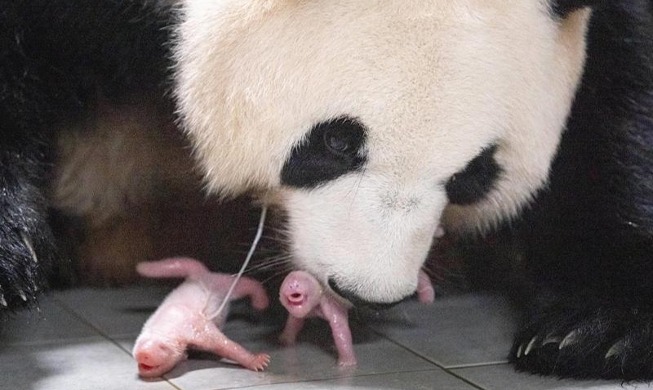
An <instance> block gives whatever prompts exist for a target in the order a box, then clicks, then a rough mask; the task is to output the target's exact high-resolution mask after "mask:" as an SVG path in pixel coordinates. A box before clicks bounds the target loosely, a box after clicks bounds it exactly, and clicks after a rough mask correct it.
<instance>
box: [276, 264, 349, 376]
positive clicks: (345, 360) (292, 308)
mask: <svg viewBox="0 0 653 390" xmlns="http://www.w3.org/2000/svg"><path fill="white" fill-rule="evenodd" d="M279 300H280V301H281V304H282V305H283V306H284V307H285V308H286V310H288V313H289V314H290V315H289V316H288V321H287V322H286V327H285V328H284V329H283V332H282V333H281V336H280V337H279V340H280V341H281V342H282V343H283V344H285V345H290V344H294V343H295V340H296V339H297V334H298V333H299V332H300V331H301V330H302V328H303V327H304V319H305V318H306V317H313V316H317V317H320V318H322V319H324V320H326V321H328V322H329V325H330V326H331V333H332V335H333V339H334V341H335V343H336V349H337V350H338V365H339V366H341V367H346V366H354V365H356V355H354V348H353V345H352V339H351V330H350V329H349V316H348V313H347V312H348V311H349V307H348V306H346V305H345V304H344V303H343V302H341V301H339V300H337V298H335V297H334V296H333V295H331V294H328V293H326V294H325V292H324V290H323V289H322V286H321V285H320V283H319V282H318V281H317V279H315V278H314V277H313V276H312V275H311V274H309V273H308V272H305V271H293V272H291V273H289V274H288V276H286V278H285V279H284V281H283V283H282V284H281V288H280V289H279Z"/></svg>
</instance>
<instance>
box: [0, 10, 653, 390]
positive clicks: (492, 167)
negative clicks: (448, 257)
mask: <svg viewBox="0 0 653 390" xmlns="http://www.w3.org/2000/svg"><path fill="white" fill-rule="evenodd" d="M70 3H71V2H63V1H57V0H50V1H48V2H45V1H43V2H42V1H39V0H36V1H33V2H29V3H15V2H9V1H7V2H5V3H4V4H3V5H2V6H3V8H5V9H6V10H8V11H9V12H3V13H2V14H1V15H2V16H1V17H2V18H4V19H3V20H0V21H2V22H3V23H2V25H3V26H5V27H4V31H3V32H2V33H1V35H0V37H1V39H2V40H3V41H2V44H1V47H2V52H1V53H2V54H3V57H2V58H3V59H2V62H3V63H5V64H10V66H8V67H7V68H6V69H8V71H5V72H3V73H2V75H1V77H2V79H1V82H2V83H3V89H2V90H3V91H4V93H3V95H2V97H1V99H2V100H1V101H0V107H2V109H3V110H4V111H3V114H4V115H3V119H4V120H3V124H2V129H3V130H2V138H1V139H2V141H0V142H1V143H0V155H1V156H2V159H3V164H2V166H1V167H0V170H1V171H0V177H2V182H1V185H2V198H1V201H2V207H3V210H7V211H6V212H3V214H2V216H1V217H0V218H2V220H1V221H0V222H1V223H0V237H1V238H2V242H1V244H0V251H1V252H0V253H1V256H2V258H1V261H2V262H1V266H2V269H1V270H0V286H1V287H2V293H3V297H4V299H6V300H8V302H9V303H10V304H11V305H14V306H15V305H18V304H20V303H21V302H22V301H33V299H35V298H34V297H35V295H36V291H37V289H38V288H39V286H38V282H39V279H41V278H42V275H44V274H45V271H46V269H45V268H47V262H48V258H49V257H50V258H51V257H53V255H52V253H54V252H53V251H54V248H53V246H52V239H51V238H50V234H49V226H48V225H47V210H46V205H47V202H48V200H47V199H46V197H45V194H44V192H43V187H44V186H47V180H49V179H50V176H49V174H50V172H51V171H52V169H53V168H52V164H51V161H52V160H51V159H50V158H49V155H50V152H51V151H52V150H53V144H54V143H55V142H56V140H57V139H59V138H58V137H60V134H61V132H60V131H54V129H53V128H52V124H53V123H59V124H60V123H65V122H66V121H69V120H71V121H72V120H73V119H75V116H76V115H77V116H79V115H82V114H80V113H81V112H84V109H85V108H86V107H85V102H87V101H88V100H89V97H93V96H96V95H97V94H98V90H99V91H100V92H101V94H102V95H107V96H109V97H110V98H111V99H110V100H111V101H112V102H113V101H116V100H118V101H120V99H121V98H123V97H124V96H131V94H132V93H139V94H140V93H142V92H143V91H145V92H148V91H149V92H152V91H154V92H157V91H159V87H160V83H161V82H162V81H161V80H166V79H167V77H168V75H170V80H171V82H170V84H165V82H164V84H165V85H166V86H168V85H169V88H170V93H169V94H168V95H166V96H169V97H171V98H172V100H173V102H174V104H175V111H176V114H177V117H178V124H179V126H180V127H181V128H182V129H183V131H184V133H185V135H186V136H187V138H188V141H189V142H190V143H191V144H192V146H193V152H194V158H195V159H196V161H197V165H198V167H199V169H200V171H201V173H202V175H203V177H204V182H205V186H206V189H207V190H208V192H210V193H212V194H215V195H216V196H218V197H222V198H229V197H232V196H235V195H238V194H242V193H254V194H255V195H256V196H257V197H258V198H259V200H260V201H261V202H263V203H264V204H266V205H268V206H271V207H274V208H275V209H277V210H278V212H279V213H281V214H283V215H284V219H285V220H286V224H285V226H284V227H283V231H284V232H285V236H286V245H287V250H288V251H289V254H290V256H291V258H292V262H293V264H294V267H296V268H300V269H305V270H307V271H309V272H311V273H312V274H313V275H315V276H316V277H317V278H318V279H319V280H321V281H322V283H323V284H324V285H325V286H328V287H329V288H331V289H332V290H333V291H334V292H335V293H337V294H339V295H341V296H342V297H343V298H346V299H348V300H349V301H351V302H352V303H353V304H355V305H360V306H364V305H365V306H371V307H376V308H382V307H386V306H390V305H392V304H394V303H397V302H399V301H401V300H403V299H404V298H406V297H408V296H410V295H411V294H412V293H413V292H414V291H415V288H416V285H417V275H418V272H419V270H420V269H421V267H422V266H423V263H424V260H425V258H426V256H427V253H428V251H429V248H430V247H431V245H432V244H433V240H434V236H435V235H436V232H438V231H439V230H440V228H442V229H444V230H445V231H446V232H447V234H449V235H463V236H464V235H476V234H479V233H481V234H482V233H487V232H489V231H492V230H493V229H497V228H500V227H502V224H504V223H507V224H508V228H507V229H506V230H507V231H508V232H509V233H508V234H511V235H514V236H515V237H518V239H519V240H521V241H522V242H524V243H525V247H526V248H528V249H527V251H526V253H525V257H526V258H527V261H528V266H526V267H524V269H525V270H524V271H523V273H524V275H523V276H524V278H525V279H526V280H527V283H526V287H525V288H523V289H521V290H520V294H522V300H523V301H524V302H525V310H524V319H523V323H522V325H521V327H520V329H519V331H518V332H517V334H516V337H515V344H514V347H513V349H512V351H511V352H510V359H511V361H513V362H514V364H515V365H516V367H517V368H518V369H520V370H525V371H529V372H534V373H540V374H553V375H559V376H570V377H605V378H611V377H618V378H624V379H650V378H652V377H653V358H652V357H651V355H650V354H649V353H648V351H649V349H650V348H651V347H653V334H652V333H651V331H650V330H649V328H650V325H651V324H652V323H653V308H651V307H650V304H649V302H650V296H651V293H650V292H649V290H650V289H651V287H653V284H652V283H651V282H650V280H651V278H650V276H652V274H653V265H650V262H649V260H651V254H652V253H653V204H652V202H653V184H652V183H653V172H652V171H653V161H651V160H652V159H653V157H652V153H651V147H652V146H653V136H652V135H651V128H652V126H653V123H652V120H653V119H652V118H653V112H652V110H653V109H652V107H653V98H652V94H653V92H652V91H653V63H652V61H653V55H652V54H653V51H652V49H653V47H652V46H653V43H652V39H653V16H652V14H653V3H652V2H651V1H650V0H624V1H612V2H608V1H598V0H597V1H591V0H585V1H583V0H577V1H576V0H526V1H524V0H520V1H505V0H503V1H498V0H483V1H480V0H429V1H421V2H406V1H403V0H386V1H355V0H329V1H326V0H305V1H293V0H220V1H216V0H179V1H170V2H168V1H165V2H159V3H152V2H146V1H145V2H143V3H142V4H141V3H140V2H128V1H118V0H102V1H98V2H94V3H93V5H85V4H81V3H80V4H79V5H78V6H79V7H80V8H79V10H78V11H76V12H72V10H71V9H70V8H66V4H68V5H69V4H70ZM27 4H29V5H27ZM53 15H58V17H59V18H53ZM53 20H54V21H59V20H60V21H61V23H57V22H53ZM91 22H92V23H97V30H96V29H94V28H90V27H89V25H91V26H92V23H91ZM80 26H84V28H82V29H81V30H80V28H81V27H80ZM126 31H127V33H126ZM53 32H59V33H60V34H56V33H53ZM61 32H65V34H61ZM35 42H38V43H39V44H38V45H36V44H35ZM89 48H92V49H89ZM168 61H169V62H168ZM167 69H170V73H169V74H168V72H167V71H166V70H167ZM53 86H54V87H53ZM164 89H165V88H164ZM436 244H437V243H436ZM35 260H38V262H37V261H35ZM44 267H45V268H44Z"/></svg>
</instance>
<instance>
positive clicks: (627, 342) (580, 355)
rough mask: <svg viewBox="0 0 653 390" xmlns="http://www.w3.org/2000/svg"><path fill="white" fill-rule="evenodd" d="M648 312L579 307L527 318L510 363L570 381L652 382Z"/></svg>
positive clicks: (652, 320)
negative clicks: (586, 379) (619, 380)
mask: <svg viewBox="0 0 653 390" xmlns="http://www.w3.org/2000/svg"><path fill="white" fill-rule="evenodd" d="M652 350H653V312H651V311H642V310H641V309H638V308H634V307H630V308H628V307H620V305H614V306H612V305H610V306H598V305H594V306H593V307H592V305H591V304H588V305H587V306H586V307H583V306H582V303H581V302H579V303H578V305H576V307H569V306H567V305H563V306H562V307H560V306H556V307H549V308H548V309H546V310H542V311H539V312H537V313H535V314H534V315H532V316H531V318H530V321H528V322H527V324H526V325H525V326H524V327H523V328H522V329H521V331H520V332H519V333H518V335H517V337H516V339H515V343H514V345H513V348H512V350H511V353H510V360H511V361H512V362H513V364H515V366H516V368H517V369H518V370H520V371H527V372H531V373H537V374H542V375H556V376H560V377H573V378H605V379H609V378H618V379H623V380H640V379H642V380H643V379H651V378H653V353H652V352H651V351H652Z"/></svg>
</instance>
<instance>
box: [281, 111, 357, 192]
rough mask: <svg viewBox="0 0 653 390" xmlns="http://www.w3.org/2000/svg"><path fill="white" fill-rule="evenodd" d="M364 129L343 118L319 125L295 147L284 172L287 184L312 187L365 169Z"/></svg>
mask: <svg viewBox="0 0 653 390" xmlns="http://www.w3.org/2000/svg"><path fill="white" fill-rule="evenodd" d="M365 133H366V130H365V127H364V126H363V125H362V124H361V123H360V121H358V120H357V119H354V118H350V117H340V118H336V119H332V120H328V121H325V122H320V123H318V124H317V125H315V126H313V128H312V129H311V130H310V131H309V133H308V135H307V137H306V138H305V139H304V140H303V141H302V142H301V143H300V144H298V145H296V146H295V147H294V148H293V151H292V154H291V156H290V158H289V159H288V161H286V164H285V165H284V167H283V169H282V171H281V182H282V183H283V184H285V185H289V186H293V187H301V188H312V187H317V186H319V185H321V184H324V183H326V182H328V181H330V180H334V179H336V178H338V177H339V176H341V175H344V174H346V173H349V172H353V171H356V170H359V169H361V168H362V166H363V165H364V163H365V161H366V157H365V156H364V155H363V149H364V148H363V147H364V144H365V140H366V135H365Z"/></svg>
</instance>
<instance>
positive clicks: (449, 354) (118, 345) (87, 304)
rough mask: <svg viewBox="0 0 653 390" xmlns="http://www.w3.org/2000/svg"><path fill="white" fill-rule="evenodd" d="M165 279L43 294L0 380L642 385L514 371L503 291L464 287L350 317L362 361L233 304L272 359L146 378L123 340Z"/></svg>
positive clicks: (194, 386)
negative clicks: (293, 335) (262, 366)
mask: <svg viewBox="0 0 653 390" xmlns="http://www.w3.org/2000/svg"><path fill="white" fill-rule="evenodd" d="M165 293H166V290H165V289H164V288H162V287H134V288H125V289H105V290H93V289H77V290H71V291H66V292H58V293H54V294H52V295H51V296H50V297H48V298H45V299H43V301H42V305H41V310H40V312H38V313H21V314H20V315H18V316H17V317H16V318H14V319H12V320H10V321H8V322H7V323H5V324H4V326H3V331H2V335H0V389H2V390H4V389H7V390H9V389H11V390H23V389H25V390H32V389H34V390H84V389H89V390H104V389H108V390H122V389H153V390H157V389H169V390H172V389H177V390H180V389H181V390H217V389H244V388H249V389H257V390H282V389H283V390H293V389H340V390H344V389H360V390H364V389H442V390H447V389H449V390H467V389H497V390H505V389H518V390H526V389H536V390H540V389H566V390H569V389H601V390H621V389H648V388H653V386H648V385H646V384H638V385H634V386H629V385H622V384H621V383H618V382H603V381H564V380H557V379H552V378H541V377H537V376H531V375H524V374H517V373H515V372H514V371H513V370H512V368H511V367H510V366H509V365H507V364H506V363H505V361H504V359H505V356H506V353H507V351H508V348H509V346H510V337H511V333H512V329H513V325H512V323H513V322H512V319H513V316H512V313H511V311H510V309H509V307H508V305H507V304H506V303H505V302H504V301H502V300H501V299H500V298H497V297H492V296H483V295H464V296H454V297H448V298H439V299H438V300H437V302H436V303H435V304H433V305H431V306H428V307H427V306H423V305H418V304H417V303H412V302H410V303H406V304H402V305H400V306H398V307H396V308H394V309H392V310H391V311H388V312H384V313H381V314H377V315H371V316H370V315H366V316H364V317H365V318H364V320H359V321H360V322H359V321H356V322H355V323H354V324H353V326H352V327H353V333H354V341H355V350H356V353H357V356H358V360H359V365H358V367H357V368H356V369H353V370H342V369H338V367H336V365H335V361H336V355H335V351H334V350H333V348H332V344H331V340H330V338H329V337H330V336H329V333H328V328H327V326H326V325H325V324H324V323H322V322H319V321H315V322H312V323H311V324H309V326H308V327H307V329H305V331H304V332H303V333H302V335H301V337H300V340H299V344H298V345H297V346H296V347H291V348H283V347H281V346H279V345H278V344H277V343H276V342H275V339H276V335H277V333H278V326H279V321H275V320H274V318H273V317H272V316H255V315H252V314H251V313H250V312H249V311H248V310H247V308H246V307H245V306H244V305H236V307H235V308H234V309H233V310H232V313H233V315H232V319H231V320H230V321H229V322H228V324H227V326H226V328H225V333H226V334H227V335H228V336H229V337H231V338H233V339H235V340H237V341H239V342H241V343H243V344H244V345H245V346H246V347H247V348H249V349H251V350H253V351H267V352H268V353H270V355H271V356H272V362H271V364H270V367H269V369H268V370H267V371H265V372H263V373H255V372H251V371H248V370H246V369H243V368H241V367H238V366H234V365H231V364H228V363H224V362H221V361H219V360H217V359H213V358H211V357H209V356H205V355H202V356H194V357H192V358H191V359H190V360H189V361H186V362H184V363H182V364H180V365H179V366H178V367H177V368H176V369H175V370H173V371H172V372H171V373H170V374H168V375H166V378H165V379H160V380H157V381H143V380H140V379H139V378H138V376H137V375H136V364H135V362H134V361H133V360H132V358H131V355H130V350H131V347H132V344H133V342H134V340H135V338H136V336H137V335H138V332H139V330H140V327H141V325H142V324H143V322H144V321H145V319H146V318H147V317H148V316H149V314H150V313H151V312H152V310H154V308H155V307H156V305H157V304H158V303H159V302H160V301H161V300H162V298H163V297H164V295H165Z"/></svg>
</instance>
